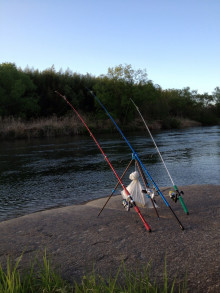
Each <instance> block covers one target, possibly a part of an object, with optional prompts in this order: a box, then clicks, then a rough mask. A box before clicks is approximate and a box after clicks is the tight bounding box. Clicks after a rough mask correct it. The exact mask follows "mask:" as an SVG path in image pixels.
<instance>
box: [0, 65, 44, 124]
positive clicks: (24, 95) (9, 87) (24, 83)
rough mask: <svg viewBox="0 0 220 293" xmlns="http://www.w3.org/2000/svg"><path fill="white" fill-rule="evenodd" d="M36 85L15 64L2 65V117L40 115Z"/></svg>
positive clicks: (0, 93)
mask: <svg viewBox="0 0 220 293" xmlns="http://www.w3.org/2000/svg"><path fill="white" fill-rule="evenodd" d="M35 89H36V87H35V85H34V83H33V82H32V80H31V79H30V77H29V76H28V74H26V73H24V72H22V71H21V70H18V69H17V68H16V66H15V64H13V63H2V64H0V115H2V116H9V115H13V116H19V117H23V118H30V117H33V116H37V115H38V113H39V105H38V97H37V96H36V93H35Z"/></svg>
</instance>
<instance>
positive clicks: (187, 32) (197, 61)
mask: <svg viewBox="0 0 220 293" xmlns="http://www.w3.org/2000/svg"><path fill="white" fill-rule="evenodd" d="M0 40H1V44H0V63H3V62H12V63H15V64H16V65H17V66H18V67H21V68H22V69H24V68H25V67H26V66H27V65H28V66H29V67H30V68H32V67H33V68H34V69H39V70H40V71H42V70H44V69H46V68H49V67H51V66H52V65H53V64H54V66H55V69H56V71H59V70H60V68H62V69H63V71H65V70H66V69H67V68H69V69H71V70H72V71H73V72H77V73H81V74H86V73H90V74H92V75H94V76H98V75H100V74H106V73H107V70H108V68H109V67H114V66H116V65H119V64H131V65H132V67H133V69H139V68H140V69H146V71H147V74H148V78H149V79H150V80H152V81H153V82H154V83H155V84H159V85H160V86H161V87H162V88H163V89H166V88H175V89H182V88H183V87H186V86H189V87H190V88H191V90H194V89H195V90H198V92H199V93H204V92H209V93H212V91H213V90H214V88H215V87H216V86H220V0H134V1H131V0H77V1H76V0H0Z"/></svg>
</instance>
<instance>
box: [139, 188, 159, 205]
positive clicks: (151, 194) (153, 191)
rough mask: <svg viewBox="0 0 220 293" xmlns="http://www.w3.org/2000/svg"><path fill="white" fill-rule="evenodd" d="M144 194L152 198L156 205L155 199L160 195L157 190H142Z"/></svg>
mask: <svg viewBox="0 0 220 293" xmlns="http://www.w3.org/2000/svg"><path fill="white" fill-rule="evenodd" d="M142 192H143V193H144V194H146V196H147V197H148V198H151V199H152V200H153V201H154V203H156V200H155V199H154V197H155V196H156V195H158V194H157V193H156V190H155V189H154V188H152V189H151V188H147V190H142Z"/></svg>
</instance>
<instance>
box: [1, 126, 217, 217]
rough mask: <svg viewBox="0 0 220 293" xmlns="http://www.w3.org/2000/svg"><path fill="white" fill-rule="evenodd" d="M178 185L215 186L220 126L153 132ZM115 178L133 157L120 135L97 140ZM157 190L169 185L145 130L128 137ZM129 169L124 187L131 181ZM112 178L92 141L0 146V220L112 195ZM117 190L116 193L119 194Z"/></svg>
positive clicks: (52, 140) (81, 138) (35, 141)
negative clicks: (112, 168)
mask: <svg viewBox="0 0 220 293" xmlns="http://www.w3.org/2000/svg"><path fill="white" fill-rule="evenodd" d="M153 136H154V139H155V141H156V143H157V145H158V148H159V150H160V152H161V154H162V156H163V159H164V161H165V163H166V165H167V168H168V170H169V171H170V173H171V176H172V178H173V180H174V182H175V183H176V184H177V185H180V186H181V185H190V184H220V180H219V178H220V167H219V166H220V126H213V127H194V128H187V129H183V130H171V131H170V130H169V131H161V132H153ZM96 138H97V140H98V141H99V143H100V145H101V147H102V148H103V150H104V152H105V154H106V155H107V157H108V159H109V160H110V161H111V163H112V165H113V166H114V168H115V169H116V172H117V173H118V175H119V176H121V174H122V173H123V171H124V169H125V168H126V166H127V165H128V163H129V161H130V160H131V157H132V154H131V151H130V149H129V147H128V146H127V144H126V143H125V142H124V141H123V140H122V139H121V137H120V135H119V134H117V133H116V134H113V135H99V136H97V137H96ZM127 139H128V140H129V142H130V143H131V145H132V147H133V148H134V150H135V151H136V152H137V153H138V156H139V158H140V159H141V160H142V162H143V163H144V165H145V167H146V168H147V169H148V172H149V173H150V175H151V177H153V179H154V181H155V182H156V184H157V185H158V186H159V187H162V186H171V185H172V184H171V181H170V179H169V177H168V175H167V173H166V170H165V168H164V167H163V164H162V162H161V160H160V157H159V156H158V154H157V151H156V149H155V147H154V145H153V143H152V141H151V139H150V137H149V135H147V133H146V132H144V133H135V134H134V133H132V134H129V135H127ZM134 170H135V165H134V164H132V166H131V167H130V169H129V171H128V173H127V175H126V177H125V179H124V180H123V183H124V184H125V185H127V184H129V183H130V180H129V178H128V177H129V174H130V173H131V172H133V171H134ZM116 183H117V179H116V177H115V175H114V174H113V172H112V170H111V169H110V167H109V165H108V164H107V162H106V161H105V159H104V157H103V155H102V154H101V152H100V151H99V149H98V148H97V146H96V144H95V143H94V141H93V140H92V138H91V137H90V136H89V135H88V136H77V137H70V138H50V139H32V140H18V141H10V142H5V141H4V142H1V143H0V221H3V220H7V219H10V218H14V217H18V216H21V215H25V214H28V213H32V212H36V211H40V210H44V209H48V208H54V207H58V206H66V205H72V204H79V203H82V202H86V201H88V200H92V199H95V198H99V197H103V196H107V195H109V194H110V193H111V191H112V189H113V187H114V186H115V184H116ZM120 191H121V188H119V189H118V193H119V192H120Z"/></svg>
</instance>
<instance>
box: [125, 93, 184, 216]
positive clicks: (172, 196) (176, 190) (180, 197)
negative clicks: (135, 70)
mask: <svg viewBox="0 0 220 293" xmlns="http://www.w3.org/2000/svg"><path fill="white" fill-rule="evenodd" d="M130 100H131V101H132V103H133V105H134V107H135V108H136V110H137V111H138V113H139V115H140V117H141V119H142V121H143V122H144V125H145V127H146V129H147V131H148V133H149V135H150V137H151V139H152V141H153V143H154V146H155V148H156V150H157V152H158V154H159V156H160V159H161V161H162V163H163V165H164V167H165V169H166V171H167V174H168V176H169V178H170V180H171V182H172V184H173V188H174V190H175V192H176V193H175V194H173V193H172V192H171V194H170V196H171V198H172V199H173V201H174V202H177V199H179V200H180V203H181V205H182V207H183V210H184V212H185V213H186V214H187V215H189V212H188V209H187V207H186V205H185V203H184V201H183V198H182V194H184V193H183V191H179V189H178V187H177V186H176V184H175V183H174V181H173V178H172V177H171V175H170V172H169V170H168V168H167V166H166V164H165V162H164V159H163V157H162V155H161V153H160V151H159V149H158V147H157V144H156V142H155V140H154V138H153V135H152V134H151V132H150V129H149V127H148V126H147V123H146V121H145V120H144V117H143V116H142V114H141V112H140V110H139V108H138V106H137V105H136V104H135V102H134V101H133V100H132V99H131V98H130Z"/></svg>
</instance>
